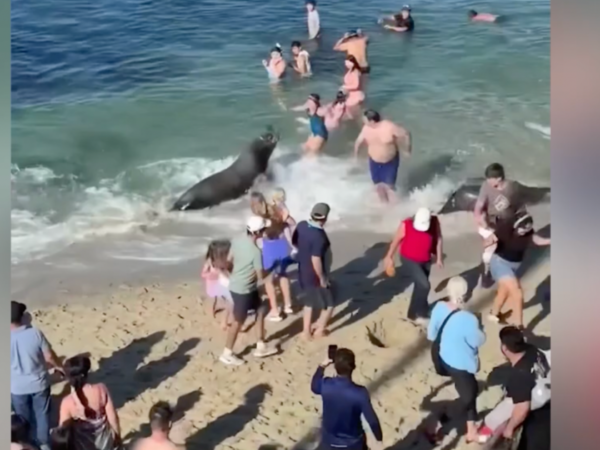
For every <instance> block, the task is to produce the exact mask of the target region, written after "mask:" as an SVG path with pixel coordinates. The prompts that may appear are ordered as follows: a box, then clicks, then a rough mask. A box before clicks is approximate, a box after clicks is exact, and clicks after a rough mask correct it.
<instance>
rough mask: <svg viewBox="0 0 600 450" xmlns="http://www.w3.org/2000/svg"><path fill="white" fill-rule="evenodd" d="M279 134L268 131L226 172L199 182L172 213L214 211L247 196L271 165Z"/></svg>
mask: <svg viewBox="0 0 600 450" xmlns="http://www.w3.org/2000/svg"><path fill="white" fill-rule="evenodd" d="M278 141H279V135H278V134H276V133H275V132H273V131H272V130H270V129H269V130H267V132H266V133H264V134H263V135H262V136H260V137H258V138H256V139H254V141H252V143H251V144H250V147H249V148H248V149H246V150H245V151H243V152H242V153H241V154H240V156H239V157H238V159H236V160H235V162H234V163H233V164H232V165H231V166H229V167H228V168H227V169H225V170H222V171H221V172H217V173H215V174H213V175H211V176H209V177H208V178H205V179H204V180H201V181H199V182H198V183H196V184H195V185H194V186H192V187H191V188H190V189H188V190H187V191H186V192H185V193H184V194H183V195H182V196H181V197H179V199H177V201H176V202H175V203H174V204H173V207H172V208H171V211H189V210H198V209H204V208H211V207H213V206H217V205H218V204H220V203H223V202H226V201H229V200H235V199H237V198H239V197H241V196H242V195H244V194H245V193H246V192H248V190H249V189H250V188H251V187H252V185H253V184H254V181H255V180H256V178H257V177H258V176H259V175H262V174H264V173H265V172H266V171H267V167H268V166H269V158H270V157H271V155H272V154H273V151H274V150H275V147H277V142H278Z"/></svg>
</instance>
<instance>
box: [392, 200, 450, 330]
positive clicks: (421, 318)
mask: <svg viewBox="0 0 600 450" xmlns="http://www.w3.org/2000/svg"><path fill="white" fill-rule="evenodd" d="M396 251H398V253H399V254H400V261H401V262H402V269H403V270H404V271H405V273H406V275H408V276H409V277H410V278H411V279H412V281H413V282H414V284H415V287H414V289H413V293H412V296H411V298H410V304H409V306H408V313H407V316H408V319H409V320H413V321H415V322H417V323H420V324H423V323H425V321H426V320H427V319H428V317H429V302H428V300H427V298H428V297H429V291H430V290H431V284H430V282H429V274H430V272H431V261H432V259H433V258H434V257H435V261H436V264H437V265H438V266H439V267H443V260H442V255H443V253H442V230H441V227H440V222H439V220H438V218H437V217H436V216H433V215H432V214H431V211H429V210H428V209H427V208H419V209H418V210H417V213H416V214H415V216H414V217H411V218H410V219H406V220H404V221H402V223H401V224H400V226H399V227H398V230H397V231H396V234H395V235H394V239H392V243H391V244H390V246H389V248H388V251H387V254H386V255H385V258H384V260H383V262H384V267H386V269H387V268H390V267H393V266H394V261H393V255H394V252H396Z"/></svg>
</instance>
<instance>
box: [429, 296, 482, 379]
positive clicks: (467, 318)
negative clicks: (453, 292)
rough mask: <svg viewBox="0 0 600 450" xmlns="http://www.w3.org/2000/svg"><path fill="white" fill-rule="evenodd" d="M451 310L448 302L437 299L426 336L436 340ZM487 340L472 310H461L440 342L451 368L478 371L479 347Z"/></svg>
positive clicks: (450, 321) (443, 358) (473, 372)
mask: <svg viewBox="0 0 600 450" xmlns="http://www.w3.org/2000/svg"><path fill="white" fill-rule="evenodd" d="M450 312H451V310H450V307H449V306H448V304H447V302H443V301H441V302H438V303H437V304H436V305H435V306H434V308H433V311H431V319H430V321H429V327H428V328H427V339H429V340H430V341H434V340H435V338H436V336H437V334H438V331H439V329H440V327H441V326H442V323H443V322H444V320H445V319H446V317H447V316H448V314H450ZM484 342H485V333H484V332H483V331H482V330H481V328H480V326H479V321H478V320H477V317H475V315H474V314H473V313H472V312H469V311H464V310H460V311H458V312H457V313H456V314H454V315H453V316H452V317H451V318H450V320H448V322H447V323H446V326H445V327H444V331H443V334H442V340H441V343H440V356H441V357H442V360H443V361H444V362H445V363H446V364H448V365H449V366H450V367H452V368H454V369H458V370H465V371H467V372H469V373H472V374H475V373H477V371H478V370H479V356H478V353H479V347H481V346H482V345H483V343H484Z"/></svg>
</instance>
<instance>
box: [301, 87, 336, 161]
mask: <svg viewBox="0 0 600 450" xmlns="http://www.w3.org/2000/svg"><path fill="white" fill-rule="evenodd" d="M292 110H293V111H303V110H305V111H306V112H307V114H308V125H309V127H310V133H311V134H310V136H309V137H308V139H307V140H306V142H305V143H304V145H303V149H304V151H305V152H306V153H307V154H309V155H317V154H319V153H320V152H321V151H322V150H323V147H324V146H325V143H326V142H327V139H328V138H329V132H328V131H327V127H326V126H325V111H324V108H323V107H322V106H321V96H320V95H319V94H310V95H309V96H308V100H307V101H306V103H304V104H303V105H300V106H297V107H295V108H292Z"/></svg>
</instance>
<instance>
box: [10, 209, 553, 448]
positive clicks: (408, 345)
mask: <svg viewBox="0 0 600 450" xmlns="http://www.w3.org/2000/svg"><path fill="white" fill-rule="evenodd" d="M547 213H548V211H547V209H544V214H542V215H544V216H545V219H549V217H547V216H548V214H547ZM536 220H537V218H536ZM544 223H548V220H546V221H542V222H541V221H539V220H538V223H537V225H538V226H539V225H542V224H544ZM443 224H444V222H443ZM331 237H332V249H333V252H334V260H335V262H336V264H335V266H334V268H335V272H334V274H333V279H334V281H335V282H336V284H337V286H338V287H339V289H340V297H341V300H343V301H344V303H343V304H342V305H341V306H339V307H338V308H337V310H336V313H335V314H334V323H333V325H332V326H331V330H332V331H333V333H332V334H331V335H330V336H329V337H327V338H326V339H324V340H321V341H315V342H311V343H304V342H303V341H302V340H301V339H300V337H299V335H298V334H299V332H300V320H301V319H300V315H299V314H296V315H295V316H293V317H288V318H287V319H286V320H285V321H284V322H282V323H279V324H273V323H268V325H267V327H268V328H267V331H268V336H269V339H270V341H271V342H272V343H273V344H276V345H279V347H280V348H281V353H280V354H279V355H277V356H275V357H272V358H269V359H266V360H260V361H257V360H255V359H253V358H252V356H251V354H246V355H245V358H246V360H247V364H246V365H244V366H242V367H238V368H231V367H226V366H224V365H222V364H220V363H219V362H218V355H219V353H220V351H221V350H222V345H223V341H224V337H223V333H222V332H221V330H220V329H219V323H218V321H216V320H214V319H213V318H212V316H211V315H210V314H209V313H208V308H206V305H204V304H201V303H199V301H198V296H199V294H201V293H202V289H201V286H200V283H199V279H198V278H196V279H190V280H187V281H179V280H176V281H173V280H165V281H161V282H158V283H157V282H148V283H142V284H139V285H137V284H136V285H127V284H123V285H121V286H119V287H118V288H116V289H115V288H113V289H112V290H110V289H109V288H108V287H106V288H105V289H104V290H103V291H102V292H98V293H96V294H95V295H88V296H81V295H76V296H69V294H68V292H67V293H65V292H63V293H62V294H61V300H60V304H56V305H52V306H47V305H44V306H43V307H42V308H41V309H35V306H36V305H35V304H34V303H33V302H30V304H29V305H30V308H31V309H32V310H33V311H32V314H33V320H34V323H35V324H36V325H37V326H39V327H40V328H41V329H42V330H43V331H44V332H45V333H46V335H47V337H48V338H49V340H50V341H51V342H52V344H53V345H54V347H55V349H56V351H57V353H58V354H59V355H60V356H72V355H74V354H77V353H82V352H88V353H89V354H90V355H91V357H92V360H93V364H94V379H95V380H101V381H103V382H105V383H106V384H107V385H108V387H109V389H110V391H111V393H112V395H113V399H114V401H115V403H116V406H117V407H118V410H119V415H120V418H121V424H122V429H123V435H124V436H128V438H132V437H134V436H135V435H136V434H137V433H139V432H140V431H141V432H145V431H144V427H143V424H144V423H145V422H146V416H147V412H148V409H149V407H150V405H152V404H153V403H154V402H156V401H157V400H168V401H170V402H172V403H173V404H176V405H177V406H176V410H177V423H176V425H175V427H174V430H173V439H174V440H175V441H176V442H178V443H181V444H187V447H188V448H193V449H213V448H217V449H226V448H235V449H236V450H256V449H258V448H259V447H260V446H263V445H273V446H281V447H284V448H293V447H294V448H308V447H310V446H311V445H312V443H313V442H314V438H315V434H314V432H315V427H316V426H317V425H318V421H319V414H320V398H318V397H316V396H314V395H312V394H311V392H310V379H311V376H312V374H313V371H314V370H315V368H316V366H317V364H318V363H319V362H320V361H321V360H322V359H323V357H324V355H325V351H326V348H327V345H328V344H333V343H335V344H337V345H339V346H346V347H350V348H351V349H352V350H354V352H355V353H356V355H357V362H358V369H357V371H356V373H355V381H357V382H358V383H364V384H366V385H367V386H368V387H369V389H370V390H371V394H372V398H373V403H374V407H375V410H376V411H377V413H378V414H379V418H380V420H381V422H382V427H383V432H384V444H385V447H392V448H394V449H403V448H414V449H429V448H431V446H430V445H428V444H426V443H425V442H423V441H421V440H419V438H418V435H417V433H414V432H413V430H415V428H417V427H418V426H419V424H421V423H422V421H423V420H424V419H426V418H427V417H428V416H429V415H430V412H431V411H432V410H435V409H436V408H438V407H439V406H440V405H441V404H443V402H446V401H448V400H450V399H453V398H455V396H456V394H455V391H454V388H453V387H452V386H449V383H448V382H447V380H445V379H443V378H441V377H439V376H437V375H436V374H435V373H434V371H433V369H432V365H431V360H430V356H429V347H430V345H429V343H427V342H426V338H425V334H424V332H423V330H421V329H419V328H417V327H415V326H414V325H412V324H410V323H409V322H407V321H405V320H404V317H405V314H406V308H407V303H408V302H407V299H408V295H409V292H410V291H409V290H406V289H404V287H405V286H404V285H405V284H406V283H405V282H404V280H402V279H388V278H386V277H385V276H384V275H382V274H380V273H379V271H378V262H379V259H380V258H381V256H382V254H383V251H384V247H383V244H382V243H387V242H388V239H389V238H390V236H382V235H375V234H370V235H369V234H357V233H351V232H337V233H334V234H333V235H332V236H331ZM479 250H480V248H479V241H478V238H477V236H476V235H475V234H474V233H473V234H467V235H464V236H461V237H454V238H450V239H447V241H446V244H445V253H446V255H447V257H446V266H445V268H444V269H442V270H440V269H434V271H433V274H432V286H433V287H434V288H436V287H438V285H439V284H440V283H441V282H442V281H443V280H445V279H447V278H448V277H450V276H453V275H456V274H459V273H465V272H466V274H467V278H468V280H469V281H470V282H472V281H473V280H474V276H473V275H474V274H475V271H474V270H472V269H473V268H475V267H476V266H477V265H478V258H479V255H480V252H479ZM532 253H533V254H532V255H530V256H531V258H530V264H528V266H529V270H527V272H526V273H525V275H524V278H523V284H524V287H525V299H526V309H525V323H526V324H531V325H532V326H529V327H528V328H529V330H530V332H531V331H533V333H535V335H536V336H537V338H536V342H537V343H539V344H540V345H541V346H542V347H544V348H548V347H549V342H550V323H549V319H548V316H549V307H550V306H549V301H547V300H545V297H546V293H547V292H549V290H548V289H549V286H548V285H549V274H550V266H549V253H547V252H532ZM199 266H200V261H198V269H199ZM403 290H404V292H403V293H400V294H398V293H399V292H402V291H403ZM493 292H494V291H493V289H491V290H485V289H482V288H480V287H476V288H475V290H474V292H473V296H472V298H471V300H469V305H470V307H471V308H472V309H473V310H475V311H482V312H483V313H484V314H485V313H486V312H487V310H488V309H489V306H490V303H491V300H492V296H493ZM443 295H444V293H443V291H441V292H437V293H436V292H432V294H431V296H430V301H433V300H435V299H437V298H441V297H442V296H443ZM16 300H21V301H25V302H27V299H26V298H22V299H16ZM484 324H485V330H486V332H487V335H488V341H487V342H486V344H485V345H484V347H483V350H482V352H481V355H480V356H481V371H480V373H479V375H478V379H479V380H480V381H481V383H482V387H483V393H482V394H481V395H480V397H479V401H478V406H479V409H480V411H484V410H485V409H487V408H490V407H492V406H493V405H494V403H495V402H496V401H497V400H498V399H499V398H500V395H501V389H500V387H499V386H498V383H499V380H500V379H501V371H499V370H493V369H494V368H495V367H497V366H499V365H500V364H502V362H503V359H502V356H501V353H500V350H499V344H498V339H497V334H498V330H499V329H500V327H499V325H496V324H490V323H487V322H484ZM368 329H369V330H371V332H372V334H373V335H374V336H375V337H376V339H373V338H369V336H368V334H369V333H368V331H367V330H368ZM376 340H379V341H381V344H382V345H383V347H382V346H378V345H376V344H375V343H374V341H376ZM253 342H254V341H253V334H252V331H250V333H248V334H245V335H243V336H242V337H241V339H240V340H239V342H238V344H237V348H236V351H241V350H242V349H243V348H244V347H246V346H248V345H250V344H252V343H253ZM64 388H65V386H64V383H57V384H56V385H55V386H54V387H53V392H54V393H55V394H56V396H60V395H61V393H62V392H63V390H64ZM369 439H371V437H369ZM469 447H471V446H467V445H466V444H465V443H464V440H462V439H460V438H458V437H457V434H456V430H450V431H449V433H448V435H447V436H446V438H445V441H444V443H443V445H441V446H440V447H439V448H445V449H463V448H469ZM473 447H476V445H474V446H473Z"/></svg>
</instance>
